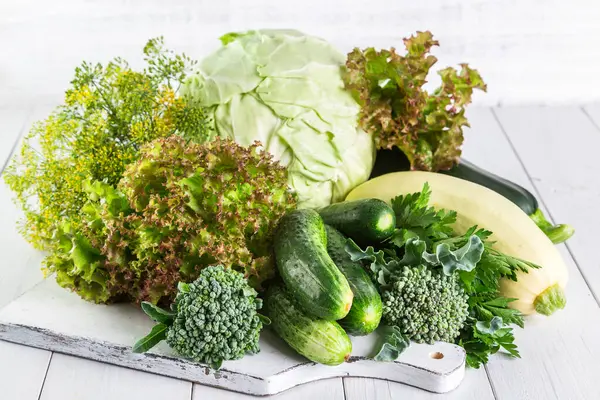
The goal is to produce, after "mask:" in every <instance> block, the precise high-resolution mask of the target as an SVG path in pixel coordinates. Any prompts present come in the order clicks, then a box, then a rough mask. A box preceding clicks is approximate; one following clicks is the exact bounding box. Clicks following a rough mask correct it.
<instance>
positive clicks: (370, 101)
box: [344, 32, 486, 171]
mask: <svg viewBox="0 0 600 400" xmlns="http://www.w3.org/2000/svg"><path fill="white" fill-rule="evenodd" d="M404 45H405V47H406V54H405V55H400V54H398V53H396V50H395V49H394V48H392V49H391V50H380V51H378V50H376V49H374V48H372V47H371V48H367V49H365V50H360V49H354V50H353V51H352V52H351V53H350V54H348V59H347V61H346V73H345V75H344V83H345V85H346V88H347V89H348V90H350V91H351V93H352V94H353V96H354V98H355V99H356V100H357V101H358V102H359V104H360V105H361V112H360V126H361V127H362V128H363V129H364V130H365V131H366V132H368V133H370V134H372V135H373V137H374V138H375V143H376V145H377V147H378V148H385V149H391V148H392V147H394V146H397V147H398V148H399V149H400V150H402V152H404V154H406V156H407V157H408V160H409V161H410V163H411V166H412V169H418V170H428V171H438V170H444V169H449V168H450V167H452V166H453V165H454V164H455V163H457V162H458V159H459V157H460V154H461V150H460V148H461V145H462V143H463V133H462V129H463V127H464V126H468V122H467V119H466V117H465V106H466V105H468V104H469V103H470V102H471V96H472V94H473V90H474V89H480V90H484V91H485V90H486V85H485V83H484V82H483V80H482V79H481V76H479V73H478V72H477V71H476V70H474V69H471V68H469V66H468V65H467V64H461V70H460V72H458V71H457V70H455V69H454V68H445V69H442V70H441V71H439V72H438V74H439V76H440V78H441V80H442V83H441V86H440V87H438V88H437V89H435V90H434V91H433V92H432V93H428V92H427V91H425V90H424V89H423V86H424V85H425V83H426V82H427V75H428V74H429V71H430V69H431V67H432V66H433V65H434V64H435V63H436V62H437V59H436V58H435V57H434V56H432V55H431V54H429V53H430V50H431V48H432V47H433V46H437V45H438V42H437V41H436V40H433V36H432V34H431V33H430V32H417V33H416V35H414V36H411V37H410V38H408V39H404Z"/></svg>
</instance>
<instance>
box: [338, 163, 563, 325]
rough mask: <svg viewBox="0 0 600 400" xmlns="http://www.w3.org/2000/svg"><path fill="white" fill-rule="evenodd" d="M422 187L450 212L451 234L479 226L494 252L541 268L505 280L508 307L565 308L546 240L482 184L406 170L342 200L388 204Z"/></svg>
mask: <svg viewBox="0 0 600 400" xmlns="http://www.w3.org/2000/svg"><path fill="white" fill-rule="evenodd" d="M425 182H427V183H428V184H429V186H430V187H431V201H430V205H432V206H433V207H435V208H437V209H440V208H443V209H446V210H455V211H456V212H457V213H458V218H457V221H456V224H455V225H454V229H455V230H456V232H458V233H461V234H462V233H464V232H465V231H466V230H467V229H468V228H469V227H471V226H473V225H478V226H479V227H481V228H485V229H487V230H490V231H492V232H493V235H492V237H491V240H494V241H496V243H495V244H494V248H495V249H497V250H498V251H500V252H502V253H505V254H508V255H510V256H513V257H518V258H521V259H523V260H527V261H530V262H532V263H535V264H537V265H539V266H541V267H542V268H540V269H531V270H530V271H529V273H522V272H519V273H518V274H517V277H518V281H517V282H514V281H511V280H508V279H504V280H503V281H502V282H501V286H500V290H501V293H502V295H504V296H505V297H509V298H517V299H518V300H517V301H514V302H512V303H511V306H512V307H513V308H516V309H518V310H519V311H521V312H522V313H523V314H525V315H528V314H533V313H535V312H538V313H541V314H544V315H550V314H552V313H553V312H554V311H556V310H557V309H559V308H563V307H564V305H565V302H566V300H565V294H564V288H565V285H566V283H567V280H568V272H567V267H566V265H565V263H564V261H563V259H562V257H561V255H560V253H559V252H558V250H557V249H556V247H555V246H554V244H553V243H552V242H551V241H550V239H548V237H547V236H546V235H545V234H544V233H543V232H542V231H541V230H540V228H538V227H537V225H536V224H535V223H534V222H533V221H532V220H531V218H529V216H528V215H527V214H525V213H524V212H523V211H522V210H521V209H520V208H519V207H518V206H516V205H515V204H514V203H512V202H511V201H510V200H508V199H506V198H505V197H503V196H502V195H500V194H498V193H496V192H494V191H492V190H490V189H488V188H486V187H483V186H481V185H478V184H475V183H472V182H468V181H465V180H462V179H458V178H454V177H451V176H448V175H443V174H437V173H433V172H420V171H406V172H395V173H391V174H387V175H382V176H379V177H377V178H375V179H372V180H370V181H367V182H365V183H363V184H362V185H360V186H358V187H356V188H355V189H354V190H353V191H352V192H350V193H349V194H348V196H347V197H346V200H357V199H362V198H378V199H381V200H384V201H387V202H390V200H391V199H392V198H394V197H396V196H398V195H401V194H407V193H414V192H419V191H421V189H422V188H423V184H424V183H425Z"/></svg>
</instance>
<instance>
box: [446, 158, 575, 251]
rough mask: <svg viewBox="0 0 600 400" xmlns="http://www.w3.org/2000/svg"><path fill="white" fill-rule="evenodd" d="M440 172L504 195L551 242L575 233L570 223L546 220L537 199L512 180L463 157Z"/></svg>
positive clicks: (562, 240) (562, 239)
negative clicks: (557, 223) (446, 169)
mask: <svg viewBox="0 0 600 400" xmlns="http://www.w3.org/2000/svg"><path fill="white" fill-rule="evenodd" d="M442 173H444V174H447V175H451V176H454V177H456V178H460V179H464V180H467V181H470V182H473V183H477V184H479V185H482V186H485V187H487V188H488V189H491V190H493V191H494V192H497V193H499V194H501V195H502V196H504V197H506V198H507V199H509V200H510V201H512V202H513V203H515V204H516V205H517V206H519V208H521V210H523V211H524V212H525V213H526V214H527V215H529V217H531V219H533V221H534V222H535V223H536V225H537V226H538V227H539V228H540V229H541V230H542V231H543V232H544V233H545V234H546V236H548V237H549V238H550V240H552V242H553V243H562V242H564V241H565V240H567V239H568V238H570V237H571V236H573V233H575V231H574V229H573V227H571V226H570V225H566V224H559V225H553V224H552V223H551V222H550V221H548V220H547V219H546V217H545V216H544V214H543V213H542V211H541V210H540V208H539V204H538V201H537V199H536V198H535V196H534V195H533V194H532V193H531V192H530V191H528V190H527V189H525V188H524V187H522V186H520V185H517V184H516V183H514V182H511V181H509V180H507V179H504V178H501V177H499V176H498V175H495V174H493V173H491V172H489V171H486V170H484V169H482V168H479V167H477V166H476V165H474V164H473V163H470V162H469V161H467V160H465V159H461V160H460V163H459V164H457V165H455V166H454V167H453V168H451V169H450V170H448V171H442Z"/></svg>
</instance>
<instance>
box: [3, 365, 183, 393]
mask: <svg viewBox="0 0 600 400" xmlns="http://www.w3.org/2000/svg"><path fill="white" fill-rule="evenodd" d="M191 392H192V384H191V383H190V382H185V381H180V380H177V379H171V378H167V377H164V376H157V375H153V374H147V373H144V372H140V371H134V370H132V369H127V368H121V367H116V366H114V365H109V364H103V363H99V362H95V361H90V360H84V359H82V358H77V357H72V356H67V355H64V354H56V353H55V354H54V355H53V356H52V363H51V364H50V368H49V369H48V375H47V376H46V382H45V383H44V389H43V391H42V395H41V397H40V400H83V399H85V400H107V399H110V400H189V399H190V395H191ZM15 400H16V398H15ZM19 400H20V399H19Z"/></svg>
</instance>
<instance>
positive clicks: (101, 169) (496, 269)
mask: <svg viewBox="0 0 600 400" xmlns="http://www.w3.org/2000/svg"><path fill="white" fill-rule="evenodd" d="M221 42H222V44H223V46H222V47H221V48H219V49H218V50H217V51H216V52H214V53H213V54H211V55H209V56H207V57H206V58H204V59H203V60H201V61H200V62H196V61H193V60H191V59H190V58H188V57H186V56H185V55H176V54H174V53H172V52H170V51H168V50H166V49H165V48H164V46H163V43H162V40H161V39H153V40H150V41H149V42H148V44H147V45H146V47H145V48H144V54H145V58H144V59H145V61H146V67H145V68H144V69H142V70H140V71H135V70H133V69H132V68H130V66H129V65H128V64H127V62H126V61H124V60H122V59H119V58H117V59H115V60H113V61H111V62H110V63H108V64H107V65H106V66H102V65H100V64H97V65H93V64H89V63H83V64H82V65H81V66H80V67H78V68H77V69H76V70H75V77H74V79H73V81H72V82H71V87H70V88H69V89H68V90H67V92H66V96H65V102H64V104H63V105H61V106H60V107H58V108H57V109H56V110H55V111H54V112H53V113H52V114H51V115H50V116H49V117H48V118H47V119H46V120H45V121H42V122H40V123H38V124H36V125H35V126H34V127H33V129H32V130H31V132H30V133H29V134H28V135H27V136H26V138H25V140H24V142H23V144H22V146H21V149H20V152H19V153H18V154H17V155H16V156H15V157H14V158H13V160H12V163H11V164H10V166H9V167H8V169H7V171H6V174H5V180H6V182H7V183H8V185H9V186H10V188H11V189H12V190H13V191H14V192H15V194H16V200H17V203H18V205H19V206H20V207H21V209H22V210H23V212H24V219H23V221H22V225H21V232H22V233H23V235H24V236H25V238H26V239H27V240H28V241H30V242H31V243H32V244H33V245H34V246H35V247H36V248H38V249H41V250H44V251H46V253H47V257H46V259H45V261H44V268H45V271H46V272H47V273H49V274H54V275H55V277H56V281H57V282H58V284H59V285H61V286H62V287H64V288H67V289H70V290H72V291H74V292H76V293H77V294H78V295H79V296H81V297H82V298H83V299H85V300H88V301H92V302H96V303H114V302H132V303H136V304H141V307H142V309H143V310H144V311H145V312H146V313H147V314H148V315H149V316H150V317H151V318H152V319H153V320H154V321H155V322H156V323H157V324H156V326H155V327H154V328H153V329H152V331H151V332H150V333H149V335H148V336H146V337H145V338H143V339H141V340H140V341H139V342H138V343H136V344H135V346H134V351H136V352H145V351H147V350H149V349H150V348H152V347H153V346H154V345H156V344H157V343H159V342H160V341H162V340H166V342H167V344H169V346H170V347H172V348H173V350H175V351H176V352H177V353H178V354H179V355H181V356H183V357H186V358H189V359H191V360H195V361H197V362H202V363H206V364H209V365H211V366H213V367H214V368H219V366H220V365H221V363H222V362H223V361H225V360H233V359H239V358H241V357H243V356H244V355H245V354H248V353H250V354H252V353H256V352H258V351H259V346H258V340H259V334H260V331H261V329H262V328H263V326H264V325H268V324H271V327H272V328H273V330H274V331H275V332H276V333H277V334H278V335H279V336H280V337H281V338H282V339H283V340H285V341H286V342H287V343H288V344H289V345H290V346H291V347H293V348H294V349H295V350H296V351H297V352H299V353H300V354H303V355H304V356H306V357H307V358H309V359H311V360H314V361H317V362H320V363H323V364H327V365H336V364H339V363H341V362H343V361H344V360H347V359H348V357H350V354H351V350H352V344H351V341H350V339H349V336H348V335H367V334H370V333H371V332H373V331H375V330H376V329H378V328H379V330H380V332H381V337H382V342H381V346H380V349H379V350H378V351H377V352H376V354H375V355H374V358H375V359H376V360H393V359H395V358H396V357H397V356H398V355H399V354H400V353H401V352H402V351H403V350H404V349H405V348H406V347H407V346H408V345H409V343H410V341H414V342H425V343H432V342H434V341H440V340H441V341H448V342H453V343H457V344H459V345H461V346H463V347H464V348H465V350H466V351H467V362H468V364H469V365H471V366H473V367H479V366H480V365H481V364H483V363H485V362H487V360H488V357H489V355H490V354H493V353H495V352H497V351H498V350H500V349H504V350H505V351H506V352H508V353H509V354H511V355H513V356H518V352H517V349H516V346H515V345H514V343H513V342H514V336H513V333H512V328H511V325H518V326H523V317H522V315H521V314H520V313H519V312H518V311H516V310H514V309H512V308H510V307H509V305H510V303H511V301H513V299H509V298H505V297H503V296H501V295H500V292H499V282H500V280H501V279H504V278H506V279H513V280H516V274H517V272H519V271H521V272H526V271H528V270H530V269H532V268H537V266H536V265H533V264H531V263H528V262H527V261H523V260H520V259H517V258H514V257H511V256H509V255H507V254H502V253H500V252H498V251H497V250H494V249H493V248H492V243H491V242H490V234H491V232H488V231H486V230H484V229H478V228H477V227H472V228H471V229H470V230H468V231H467V232H466V233H465V234H462V235H458V234H457V233H456V232H454V230H453V229H452V224H453V223H454V222H455V219H456V213H455V212H453V211H451V210H435V209H433V208H432V207H430V206H429V205H428V202H429V195H430V191H429V188H428V187H427V186H425V187H424V188H423V190H422V191H421V192H419V193H414V194H409V195H404V196H399V197H396V198H394V199H391V206H390V205H388V204H387V203H385V202H384V201H381V200H376V199H366V200H357V201H353V202H343V200H344V199H345V198H346V196H347V195H348V193H349V192H350V191H351V190H353V189H354V188H356V187H357V186H358V185H360V184H362V183H364V182H365V181H367V180H368V179H369V178H372V177H374V176H377V175H381V174H384V173H386V172H391V171H398V170H404V169H406V170H409V169H410V170H425V171H434V172H435V171H440V172H444V173H447V174H451V175H454V176H458V177H461V178H463V179H466V180H470V181H472V182H476V183H479V184H481V185H484V186H488V187H489V188H491V189H492V190H494V191H497V192H499V193H501V194H502V195H503V196H505V197H507V198H509V199H510V200H512V201H513V202H515V203H518V204H519V205H520V207H521V208H522V209H523V210H524V211H525V212H526V213H527V214H528V215H530V216H531V218H533V219H534V221H535V222H536V224H537V225H538V226H539V227H540V228H541V229H542V230H543V231H544V232H545V233H546V234H547V235H548V236H549V237H550V238H551V239H552V240H553V241H554V242H560V241H564V240H566V239H567V238H568V237H569V236H570V235H572V233H573V231H572V229H571V228H570V227H569V226H567V225H558V226H554V225H552V224H551V223H550V222H548V221H547V220H546V219H545V218H544V216H543V214H542V213H541V212H540V210H539V209H538V207H537V202H536V201H535V198H534V197H533V196H532V195H531V194H530V193H529V192H527V191H526V190H525V189H523V188H520V187H518V186H517V185H514V184H512V183H510V182H507V181H503V180H501V179H500V178H497V177H494V176H492V175H490V174H489V173H487V172H485V171H482V170H480V169H477V168H476V167H474V166H472V165H470V164H468V163H467V162H463V160H461V159H460V156H461V146H462V143H463V139H464V138H463V128H464V127H465V126H468V121H467V119H466V117H465V107H466V106H467V105H468V104H469V103H470V102H471V97H472V95H473V92H474V90H476V89H478V90H482V91H485V90H486V85H485V84H484V82H483V80H482V79H481V77H480V75H479V74H478V72H477V71H475V70H473V69H471V68H469V67H468V66H467V65H466V64H463V65H462V67H461V70H460V71H457V70H456V69H454V68H445V69H443V70H441V71H439V72H438V73H439V76H440V78H441V85H440V86H439V87H438V88H437V89H435V90H434V91H432V92H428V91H426V90H425V89H424V85H425V84H426V82H427V77H428V75H429V73H430V70H431V68H432V67H433V65H434V64H435V63H436V61H437V60H436V58H435V57H434V56H433V55H431V54H430V51H431V49H432V48H433V47H434V46H437V45H438V43H437V41H435V40H434V39H433V36H432V35H431V33H429V32H417V33H416V34H415V35H414V36H412V37H410V38H408V39H405V41H404V44H405V48H406V51H405V54H400V53H398V52H397V51H396V50H395V49H393V48H392V49H390V50H376V49H373V48H368V49H364V50H360V49H354V50H353V51H352V52H351V53H349V54H348V55H347V56H345V55H344V54H342V53H340V52H339V51H338V50H337V49H335V47H333V46H332V45H331V44H329V43H327V42H326V41H324V40H322V39H319V38H316V37H312V36H308V35H305V34H303V33H301V32H298V31H294V30H257V31H248V32H244V33H230V34H227V35H224V36H223V37H222V38H221ZM419 187H420V186H419ZM526 219H527V220H528V221H529V219H528V218H526ZM263 301H264V303H265V306H264V310H263ZM261 312H264V315H263V314H261ZM315 349H319V350H315Z"/></svg>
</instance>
